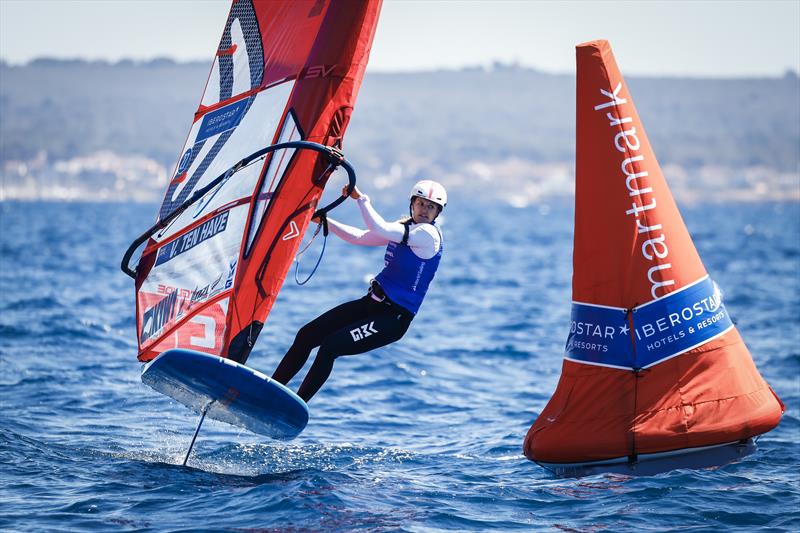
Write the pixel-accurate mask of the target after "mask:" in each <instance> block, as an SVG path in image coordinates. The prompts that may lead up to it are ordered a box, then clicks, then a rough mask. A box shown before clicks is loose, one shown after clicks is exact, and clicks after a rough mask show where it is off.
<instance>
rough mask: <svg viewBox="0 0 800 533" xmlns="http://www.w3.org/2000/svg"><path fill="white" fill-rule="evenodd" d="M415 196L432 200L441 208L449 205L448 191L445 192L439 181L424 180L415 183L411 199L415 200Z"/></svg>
mask: <svg viewBox="0 0 800 533" xmlns="http://www.w3.org/2000/svg"><path fill="white" fill-rule="evenodd" d="M415 196H419V197H420V198H425V199H426V200H430V201H431V202H433V203H435V204H437V205H439V206H440V207H444V206H446V205H447V191H445V190H444V187H443V186H442V184H441V183H439V182H437V181H432V180H422V181H418V182H417V183H415V184H414V187H413V188H412V189H411V199H412V200H413V199H414V197H415Z"/></svg>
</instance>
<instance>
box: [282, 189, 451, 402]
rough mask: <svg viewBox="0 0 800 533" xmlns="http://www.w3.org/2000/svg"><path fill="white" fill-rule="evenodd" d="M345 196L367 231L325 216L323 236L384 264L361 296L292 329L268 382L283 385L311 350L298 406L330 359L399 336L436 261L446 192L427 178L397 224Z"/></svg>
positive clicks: (362, 197)
mask: <svg viewBox="0 0 800 533" xmlns="http://www.w3.org/2000/svg"><path fill="white" fill-rule="evenodd" d="M343 194H346V188H345V189H344V190H343ZM350 197H351V198H353V199H355V200H356V201H357V202H358V207H359V208H360V210H361V215H362V217H363V219H364V222H365V223H366V225H367V228H368V229H366V230H361V229H358V228H354V227H352V226H348V225H346V224H342V223H341V222H337V221H335V220H333V219H331V218H328V224H329V227H330V229H331V231H333V233H335V234H336V235H337V236H338V237H340V238H341V239H343V240H344V241H346V242H349V243H351V244H358V245H362V246H384V245H385V246H386V255H385V256H384V263H385V266H384V269H383V271H381V273H380V274H378V275H377V276H376V278H375V279H373V280H372V281H371V282H370V288H369V291H368V292H367V294H366V295H365V296H363V297H362V298H359V299H358V300H353V301H351V302H346V303H343V304H341V305H339V306H337V307H334V308H333V309H331V310H329V311H327V312H325V313H323V314H322V315H320V316H319V317H317V318H315V319H314V320H312V321H311V322H309V323H308V324H306V325H305V326H303V327H302V328H300V331H298V333H297V336H296V337H295V340H294V343H293V344H292V346H291V347H290V348H289V350H288V351H287V352H286V355H284V357H283V360H282V361H281V362H280V364H279V365H278V368H277V369H276V370H275V373H274V375H273V376H272V377H273V379H275V380H276V381H279V382H280V383H283V384H284V385H285V384H287V383H288V382H289V380H291V379H292V378H293V377H294V376H295V374H297V373H298V372H299V371H300V369H301V368H303V365H304V364H305V362H306V360H308V357H309V355H310V354H311V350H313V349H314V348H316V347H317V346H319V350H318V351H317V356H316V358H315V359H314V363H313V364H312V365H311V369H310V370H309V371H308V374H307V375H306V377H305V379H304V380H303V383H302V384H301V385H300V389H299V390H298V391H297V394H298V395H299V396H300V397H301V398H303V400H305V401H309V400H310V399H311V398H312V397H313V396H314V394H316V393H317V391H318V390H319V389H320V387H322V385H323V384H324V383H325V381H326V380H327V379H328V376H329V375H330V373H331V370H332V369H333V362H334V360H335V359H336V358H337V357H339V356H342V355H355V354H359V353H364V352H368V351H370V350H374V349H375V348H379V347H381V346H385V345H387V344H390V343H392V342H395V341H397V340H399V339H400V338H402V337H403V335H405V333H406V331H407V330H408V327H409V326H410V325H411V321H412V320H413V319H414V316H415V315H416V313H417V311H418V310H419V308H420V305H421V304H422V300H423V299H424V298H425V294H426V293H427V291H428V286H429V285H430V282H431V280H432V279H433V276H434V274H435V273H436V269H437V268H438V266H439V260H440V259H441V256H442V250H443V243H442V240H443V239H442V233H441V230H440V229H439V226H438V225H436V222H435V221H436V218H437V217H438V216H439V213H441V212H442V209H443V208H444V206H445V205H446V204H447V193H446V191H445V189H444V187H443V186H442V185H441V184H439V183H437V182H435V181H430V180H423V181H420V182H418V183H416V184H415V185H414V187H413V188H412V190H411V195H410V202H411V203H410V206H409V211H410V215H411V216H410V217H408V218H406V219H404V220H400V221H397V222H387V221H386V220H384V219H383V217H381V215H379V214H378V213H377V211H375V209H374V208H373V207H372V204H371V202H370V199H369V197H368V196H367V195H366V194H362V193H361V191H359V190H358V189H357V188H354V189H353V191H352V192H351V194H350Z"/></svg>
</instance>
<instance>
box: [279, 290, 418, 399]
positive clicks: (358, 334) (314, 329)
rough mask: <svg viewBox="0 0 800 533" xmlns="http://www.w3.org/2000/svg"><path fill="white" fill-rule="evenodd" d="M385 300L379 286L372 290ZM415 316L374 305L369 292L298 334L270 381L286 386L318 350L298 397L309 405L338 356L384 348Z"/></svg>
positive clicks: (385, 302) (397, 308) (396, 307)
mask: <svg viewBox="0 0 800 533" xmlns="http://www.w3.org/2000/svg"><path fill="white" fill-rule="evenodd" d="M373 290H375V291H376V296H375V297H376V298H377V297H378V296H377V294H380V298H385V295H383V294H382V293H381V291H380V286H376V284H375V282H373V289H371V291H373ZM413 318H414V314H413V313H412V312H411V311H408V310H407V309H405V308H403V307H401V306H399V305H397V304H394V303H391V302H390V301H389V300H388V299H384V300H383V301H377V300H376V299H375V298H374V297H373V295H372V292H370V294H367V295H366V296H364V297H363V298H360V299H358V300H353V301H352V302H346V303H343V304H341V305H339V306H337V307H334V308H333V309H331V310H330V311H327V312H326V313H323V314H322V315H320V316H318V317H317V318H315V319H314V320H312V321H311V322H309V323H308V324H306V325H305V326H303V327H302V328H300V331H298V332H297V336H296V337H295V339H294V343H293V344H292V346H291V347H290V348H289V351H288V352H286V355H284V356H283V360H282V361H281V363H280V364H279V365H278V368H277V369H276V370H275V373H274V374H273V376H272V378H273V379H275V380H276V381H279V382H280V383H283V384H284V385H286V384H287V383H288V382H289V380H291V379H292V378H293V377H294V376H295V374H297V373H298V372H299V371H300V369H301V368H303V365H304V364H305V362H306V361H307V360H308V356H309V355H310V354H311V350H313V349H314V348H316V347H317V346H319V351H318V352H317V357H316V359H314V363H313V364H312V365H311V369H310V370H309V371H308V375H307V376H306V378H305V379H304V380H303V383H302V385H300V389H299V390H298V391H297V394H298V395H299V396H300V397H301V398H303V400H305V401H309V400H310V399H311V398H312V397H313V396H314V394H316V393H317V391H318V390H319V389H320V387H322V385H323V384H324V383H325V380H327V379H328V376H329V375H330V373H331V370H332V369H333V361H334V360H335V359H336V358H337V357H339V356H340V355H355V354H359V353H364V352H368V351H370V350H374V349H375V348H379V347H381V346H385V345H387V344H390V343H392V342H395V341H396V340H398V339H400V338H401V337H402V336H403V335H405V333H406V331H407V330H408V327H409V326H410V325H411V321H412V320H413Z"/></svg>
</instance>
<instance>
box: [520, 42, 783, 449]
mask: <svg viewBox="0 0 800 533" xmlns="http://www.w3.org/2000/svg"><path fill="white" fill-rule="evenodd" d="M576 117H577V148H576V193H575V195H576V196H575V242H574V252H573V269H574V273H573V284H572V291H573V300H574V301H573V311H572V324H571V329H570V334H569V339H568V343H567V356H566V359H565V361H564V363H563V368H562V374H561V379H560V380H559V383H558V386H557V388H556V391H555V393H554V394H553V397H552V398H551V399H550V401H549V403H548V404H547V406H546V407H545V409H544V410H543V411H542V413H541V414H540V415H539V417H538V419H537V420H536V421H535V423H534V424H533V425H532V426H531V428H530V430H529V431H528V434H527V436H526V438H525V442H524V452H525V455H526V456H527V457H528V458H529V459H531V460H533V461H537V462H543V463H556V464H568V463H579V462H586V461H596V460H604V459H613V458H620V457H635V456H637V455H638V454H648V453H657V452H665V451H673V450H680V449H685V448H694V447H703V446H710V445H715V444H721V443H729V442H733V441H738V440H741V439H747V438H749V437H752V436H755V435H759V434H761V433H764V432H767V431H769V430H771V429H772V428H774V427H775V426H776V425H777V424H778V422H779V420H780V417H781V414H782V412H783V404H782V403H781V402H780V400H779V399H778V398H777V397H776V396H775V394H774V393H773V391H772V390H771V389H770V387H769V385H767V383H766V382H765V381H764V379H763V378H762V377H761V375H760V374H759V372H758V370H757V369H756V367H755V365H754V363H753V360H752V358H751V356H750V353H749V352H748V349H747V347H746V346H745V344H744V342H743V341H742V338H741V337H740V336H739V333H738V332H737V331H736V328H735V327H734V326H733V324H732V322H731V320H730V317H729V316H728V315H727V311H726V310H725V308H724V304H723V303H722V297H721V293H720V291H719V289H718V288H717V287H716V285H715V284H714V283H713V281H711V280H710V279H709V278H708V275H707V273H706V270H705V268H704V267H703V264H702V262H701V260H700V257H699V256H698V254H697V251H696V250H695V247H694V244H693V243H692V240H691V237H690V236H689V232H688V231H687V229H686V227H685V225H684V223H683V220H682V218H681V215H680V213H679V212H678V208H677V206H676V205H675V202H674V200H673V198H672V195H671V193H670V191H669V188H668V187H667V183H666V181H665V179H664V176H663V174H662V172H661V169H660V167H659V165H658V162H657V161H656V158H655V154H654V153H653V150H652V148H651V147H650V143H649V142H648V139H647V136H646V134H645V132H644V127H643V125H642V122H641V120H640V119H639V116H638V114H637V112H636V108H635V107H634V104H633V100H632V98H631V95H630V92H629V91H628V88H627V86H626V84H625V82H624V80H623V78H622V75H621V74H620V72H619V69H618V68H617V65H616V62H615V60H614V56H613V54H612V52H611V47H610V46H609V44H608V43H607V42H606V41H593V42H589V43H584V44H581V45H578V47H577V115H576Z"/></svg>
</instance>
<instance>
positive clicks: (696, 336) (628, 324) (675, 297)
mask: <svg viewBox="0 0 800 533" xmlns="http://www.w3.org/2000/svg"><path fill="white" fill-rule="evenodd" d="M732 327H733V322H731V318H730V316H729V315H728V312H727V310H726V309H725V306H724V305H723V303H722V295H721V293H720V290H719V288H718V287H717V285H716V283H714V282H713V281H712V280H711V279H710V278H704V279H702V280H701V281H699V282H697V283H695V284H694V285H691V286H688V287H686V288H684V289H682V290H680V291H676V292H674V293H672V294H670V295H668V296H666V297H664V298H661V299H659V300H654V301H652V302H649V303H647V304H644V305H641V306H639V307H636V308H634V309H633V310H632V311H631V312H630V313H629V312H627V311H626V310H624V309H618V308H613V307H601V306H595V305H588V304H583V303H577V302H576V303H573V305H572V322H571V327H570V333H569V337H568V338H567V346H566V354H567V357H568V358H570V359H572V360H575V361H581V362H587V363H595V364H600V365H607V366H613V367H620V368H647V367H649V366H653V365H655V364H657V363H659V362H660V361H664V360H666V359H669V358H670V357H673V356H675V355H678V354H681V353H683V352H686V351H688V350H691V349H692V348H694V347H696V346H700V345H701V344H704V343H706V342H708V341H710V340H711V339H714V338H715V337H718V336H720V335H722V334H723V333H725V332H726V331H728V330H729V329H730V328H732Z"/></svg>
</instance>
